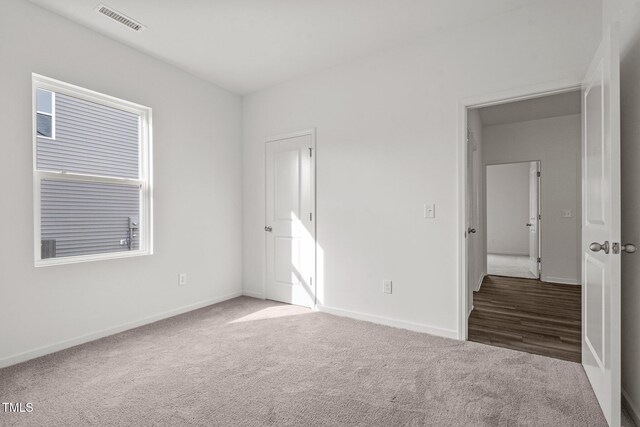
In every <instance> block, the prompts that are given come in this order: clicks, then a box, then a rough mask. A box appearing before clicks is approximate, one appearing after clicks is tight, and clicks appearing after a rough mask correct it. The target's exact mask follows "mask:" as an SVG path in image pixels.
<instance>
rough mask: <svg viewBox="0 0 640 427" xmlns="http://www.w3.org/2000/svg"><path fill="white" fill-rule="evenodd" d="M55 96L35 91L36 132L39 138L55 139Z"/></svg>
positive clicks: (38, 90) (47, 92) (46, 91)
mask: <svg viewBox="0 0 640 427" xmlns="http://www.w3.org/2000/svg"><path fill="white" fill-rule="evenodd" d="M54 106H55V94H54V93H53V92H51V91H48V90H44V89H37V90H36V132H37V134H38V136H39V137H43V138H51V139H54V138H55V136H54V135H55V118H54V111H55V110H54Z"/></svg>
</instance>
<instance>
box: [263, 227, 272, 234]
mask: <svg viewBox="0 0 640 427" xmlns="http://www.w3.org/2000/svg"><path fill="white" fill-rule="evenodd" d="M264 231H268V232H269V233H271V231H273V228H271V227H269V226H266V227H265V228H264Z"/></svg>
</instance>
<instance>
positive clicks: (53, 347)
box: [0, 291, 242, 368]
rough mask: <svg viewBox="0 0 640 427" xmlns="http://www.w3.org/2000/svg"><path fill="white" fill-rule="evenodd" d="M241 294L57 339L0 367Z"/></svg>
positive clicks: (15, 356) (20, 354) (12, 358)
mask: <svg viewBox="0 0 640 427" xmlns="http://www.w3.org/2000/svg"><path fill="white" fill-rule="evenodd" d="M241 295H242V292H240V291H238V292H234V293H232V294H229V295H224V296H221V297H218V298H212V299H208V300H205V301H200V302H197V303H195V304H190V305H185V306H182V307H178V308H175V309H173V310H169V311H165V312H163V313H158V314H154V315H153V316H148V317H144V318H142V319H138V320H134V321H133V322H127V323H122V324H120V325H118V326H113V327H111V328H106V329H102V330H99V331H96V332H92V333H90V334H86V335H81V336H79V337H75V338H71V339H68V340H63V341H59V342H57V343H54V344H50V345H46V346H43V347H39V348H35V349H33V350H28V351H25V352H22V353H18V354H15V355H13V356H9V357H5V358H3V359H0V368H6V367H7V366H11V365H15V364H17V363H22V362H26V361H27V360H31V359H35V358H36V357H40V356H44V355H47V354H50V353H55V352H57V351H60V350H64V349H67V348H70V347H75V346H77V345H80V344H84V343H87V342H89V341H95V340H97V339H100V338H104V337H107V336H109V335H114V334H117V333H119V332H123V331H127V330H129V329H133V328H137V327H139V326H144V325H148V324H149V323H153V322H157V321H158V320H162V319H167V318H169V317H173V316H177V315H179V314H183V313H187V312H189V311H193V310H197V309H199V308H202V307H206V306H209V305H212V304H216V303H219V302H222V301H226V300H229V299H232V298H236V297H239V296H241Z"/></svg>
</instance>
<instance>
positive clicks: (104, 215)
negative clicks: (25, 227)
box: [40, 179, 140, 258]
mask: <svg viewBox="0 0 640 427" xmlns="http://www.w3.org/2000/svg"><path fill="white" fill-rule="evenodd" d="M40 190H41V194H40V198H41V239H42V255H43V258H51V257H54V256H55V257H57V258H60V257H67V256H75V255H89V254H99V253H105V252H123V251H129V250H130V249H129V247H128V241H127V239H128V238H129V237H130V234H129V218H132V219H133V220H134V221H135V222H136V223H138V224H139V221H138V219H139V215H140V189H139V188H138V187H137V186H131V185H119V184H102V183H96V182H76V181H62V180H52V179H43V180H42V181H41V185H40ZM134 234H135V236H133V238H132V240H131V250H136V249H139V247H140V237H139V234H140V231H139V230H136V231H135V232H134Z"/></svg>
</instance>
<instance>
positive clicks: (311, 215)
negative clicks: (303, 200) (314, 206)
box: [309, 212, 313, 221]
mask: <svg viewBox="0 0 640 427" xmlns="http://www.w3.org/2000/svg"><path fill="white" fill-rule="evenodd" d="M309 221H313V212H309Z"/></svg>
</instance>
